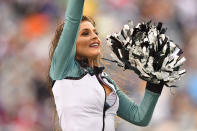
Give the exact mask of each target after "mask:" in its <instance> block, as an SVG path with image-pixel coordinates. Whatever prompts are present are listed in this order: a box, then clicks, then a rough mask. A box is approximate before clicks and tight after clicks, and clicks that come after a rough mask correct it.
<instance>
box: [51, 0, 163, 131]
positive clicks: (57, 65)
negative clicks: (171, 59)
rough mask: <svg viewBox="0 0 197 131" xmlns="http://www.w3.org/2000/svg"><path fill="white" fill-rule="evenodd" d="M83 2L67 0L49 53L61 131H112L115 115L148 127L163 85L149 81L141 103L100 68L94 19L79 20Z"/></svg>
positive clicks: (98, 44) (85, 17)
mask: <svg viewBox="0 0 197 131" xmlns="http://www.w3.org/2000/svg"><path fill="white" fill-rule="evenodd" d="M83 6H84V0H69V2H68V6H67V10H66V14H65V21H64V23H63V24H61V25H60V26H59V27H58V28H57V31H56V34H55V37H54V40H53V41H52V46H51V50H50V56H51V66H50V72H49V76H50V78H51V80H52V88H51V91H52V93H53V98H54V101H55V105H56V111H57V114H58V117H59V124H60V127H61V129H62V131H115V125H114V117H115V116H116V115H117V116H119V117H121V118H122V119H124V120H126V121H128V122H130V123H132V124H135V125H139V126H147V125H148V124H149V122H150V120H151V117H152V114H153V111H154V108H155V105H156V103H157V101H158V98H159V96H160V94H161V91H162V88H163V84H151V83H149V82H147V84H146V89H145V94H144V97H143V100H142V102H141V104H140V105H137V104H135V103H134V102H133V101H132V100H131V99H130V98H129V97H128V96H127V95H126V94H125V93H123V92H122V91H121V90H120V89H119V87H118V86H117V85H116V83H115V82H114V81H113V80H112V79H111V78H110V76H109V75H108V74H107V73H105V72H103V69H104V67H100V66H99V62H100V59H101V49H100V47H101V41H100V39H99V37H98V34H97V31H96V29H95V23H94V21H93V20H92V19H91V18H89V17H87V16H83V15H82V12H83Z"/></svg>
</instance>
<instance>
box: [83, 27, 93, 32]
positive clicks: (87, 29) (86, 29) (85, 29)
mask: <svg viewBox="0 0 197 131" xmlns="http://www.w3.org/2000/svg"><path fill="white" fill-rule="evenodd" d="M89 30H90V29H89V28H84V29H82V31H89ZM93 31H94V32H96V29H93Z"/></svg>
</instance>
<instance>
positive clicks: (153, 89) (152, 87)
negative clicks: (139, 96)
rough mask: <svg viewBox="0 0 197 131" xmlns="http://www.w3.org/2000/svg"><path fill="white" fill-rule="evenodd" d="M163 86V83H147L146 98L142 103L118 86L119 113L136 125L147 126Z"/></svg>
mask: <svg viewBox="0 0 197 131" xmlns="http://www.w3.org/2000/svg"><path fill="white" fill-rule="evenodd" d="M162 88H163V84H160V85H156V84H150V83H147V85H146V90H145V94H144V98H143V100H142V102H141V104H140V105H137V104H136V103H135V102H133V101H132V100H131V99H130V98H129V97H128V96H127V95H126V94H125V93H123V92H122V91H121V90H120V89H119V88H118V87H116V93H117V95H118V96H119V108H118V112H117V115H118V116H119V117H121V118H123V119H124V120H126V121H128V122H130V123H133V124H135V125H139V126H147V125H148V124H149V122H150V120H151V118H152V114H153V111H154V108H155V105H156V103H157V100H158V98H159V96H160V93H161V91H162Z"/></svg>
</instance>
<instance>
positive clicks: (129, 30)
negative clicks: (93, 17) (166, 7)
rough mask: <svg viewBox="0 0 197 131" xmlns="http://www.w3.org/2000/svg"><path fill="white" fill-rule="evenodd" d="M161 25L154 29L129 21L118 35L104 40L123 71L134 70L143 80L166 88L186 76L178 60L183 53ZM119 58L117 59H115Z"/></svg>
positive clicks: (153, 27) (181, 59) (181, 61)
mask: <svg viewBox="0 0 197 131" xmlns="http://www.w3.org/2000/svg"><path fill="white" fill-rule="evenodd" d="M165 32H166V28H163V27H162V23H160V22H159V23H158V24H157V25H155V24H151V21H149V22H147V23H139V24H137V25H136V26H134V25H133V23H132V22H131V21H130V22H129V23H128V24H127V25H124V27H123V29H122V30H121V31H120V32H119V33H114V34H112V35H109V36H108V37H107V42H108V44H109V45H110V47H111V49H112V51H113V53H114V54H115V55H114V54H111V56H112V58H113V60H111V61H112V62H115V63H117V65H118V66H120V67H123V68H124V69H131V70H134V71H135V73H136V74H138V75H139V77H140V78H141V79H143V80H146V81H148V82H151V83H154V84H159V83H161V82H162V83H164V84H165V85H166V86H168V87H175V85H173V83H174V82H175V81H176V80H179V79H180V77H181V76H182V75H183V74H185V73H186V71H185V69H184V70H180V67H181V66H182V65H183V63H184V62H185V60H186V59H185V58H184V57H182V58H180V56H181V54H182V53H183V51H182V50H181V49H180V48H179V47H178V46H177V45H176V44H175V43H173V41H172V40H169V38H168V37H167V36H166V35H165ZM117 58H118V59H117Z"/></svg>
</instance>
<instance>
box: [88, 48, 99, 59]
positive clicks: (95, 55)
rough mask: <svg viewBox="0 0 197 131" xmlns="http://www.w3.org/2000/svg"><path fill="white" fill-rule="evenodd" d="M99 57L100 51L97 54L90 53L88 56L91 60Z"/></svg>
mask: <svg viewBox="0 0 197 131" xmlns="http://www.w3.org/2000/svg"><path fill="white" fill-rule="evenodd" d="M98 55H100V50H99V51H95V52H90V53H89V54H88V57H89V58H96V57H97V56H98Z"/></svg>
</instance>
